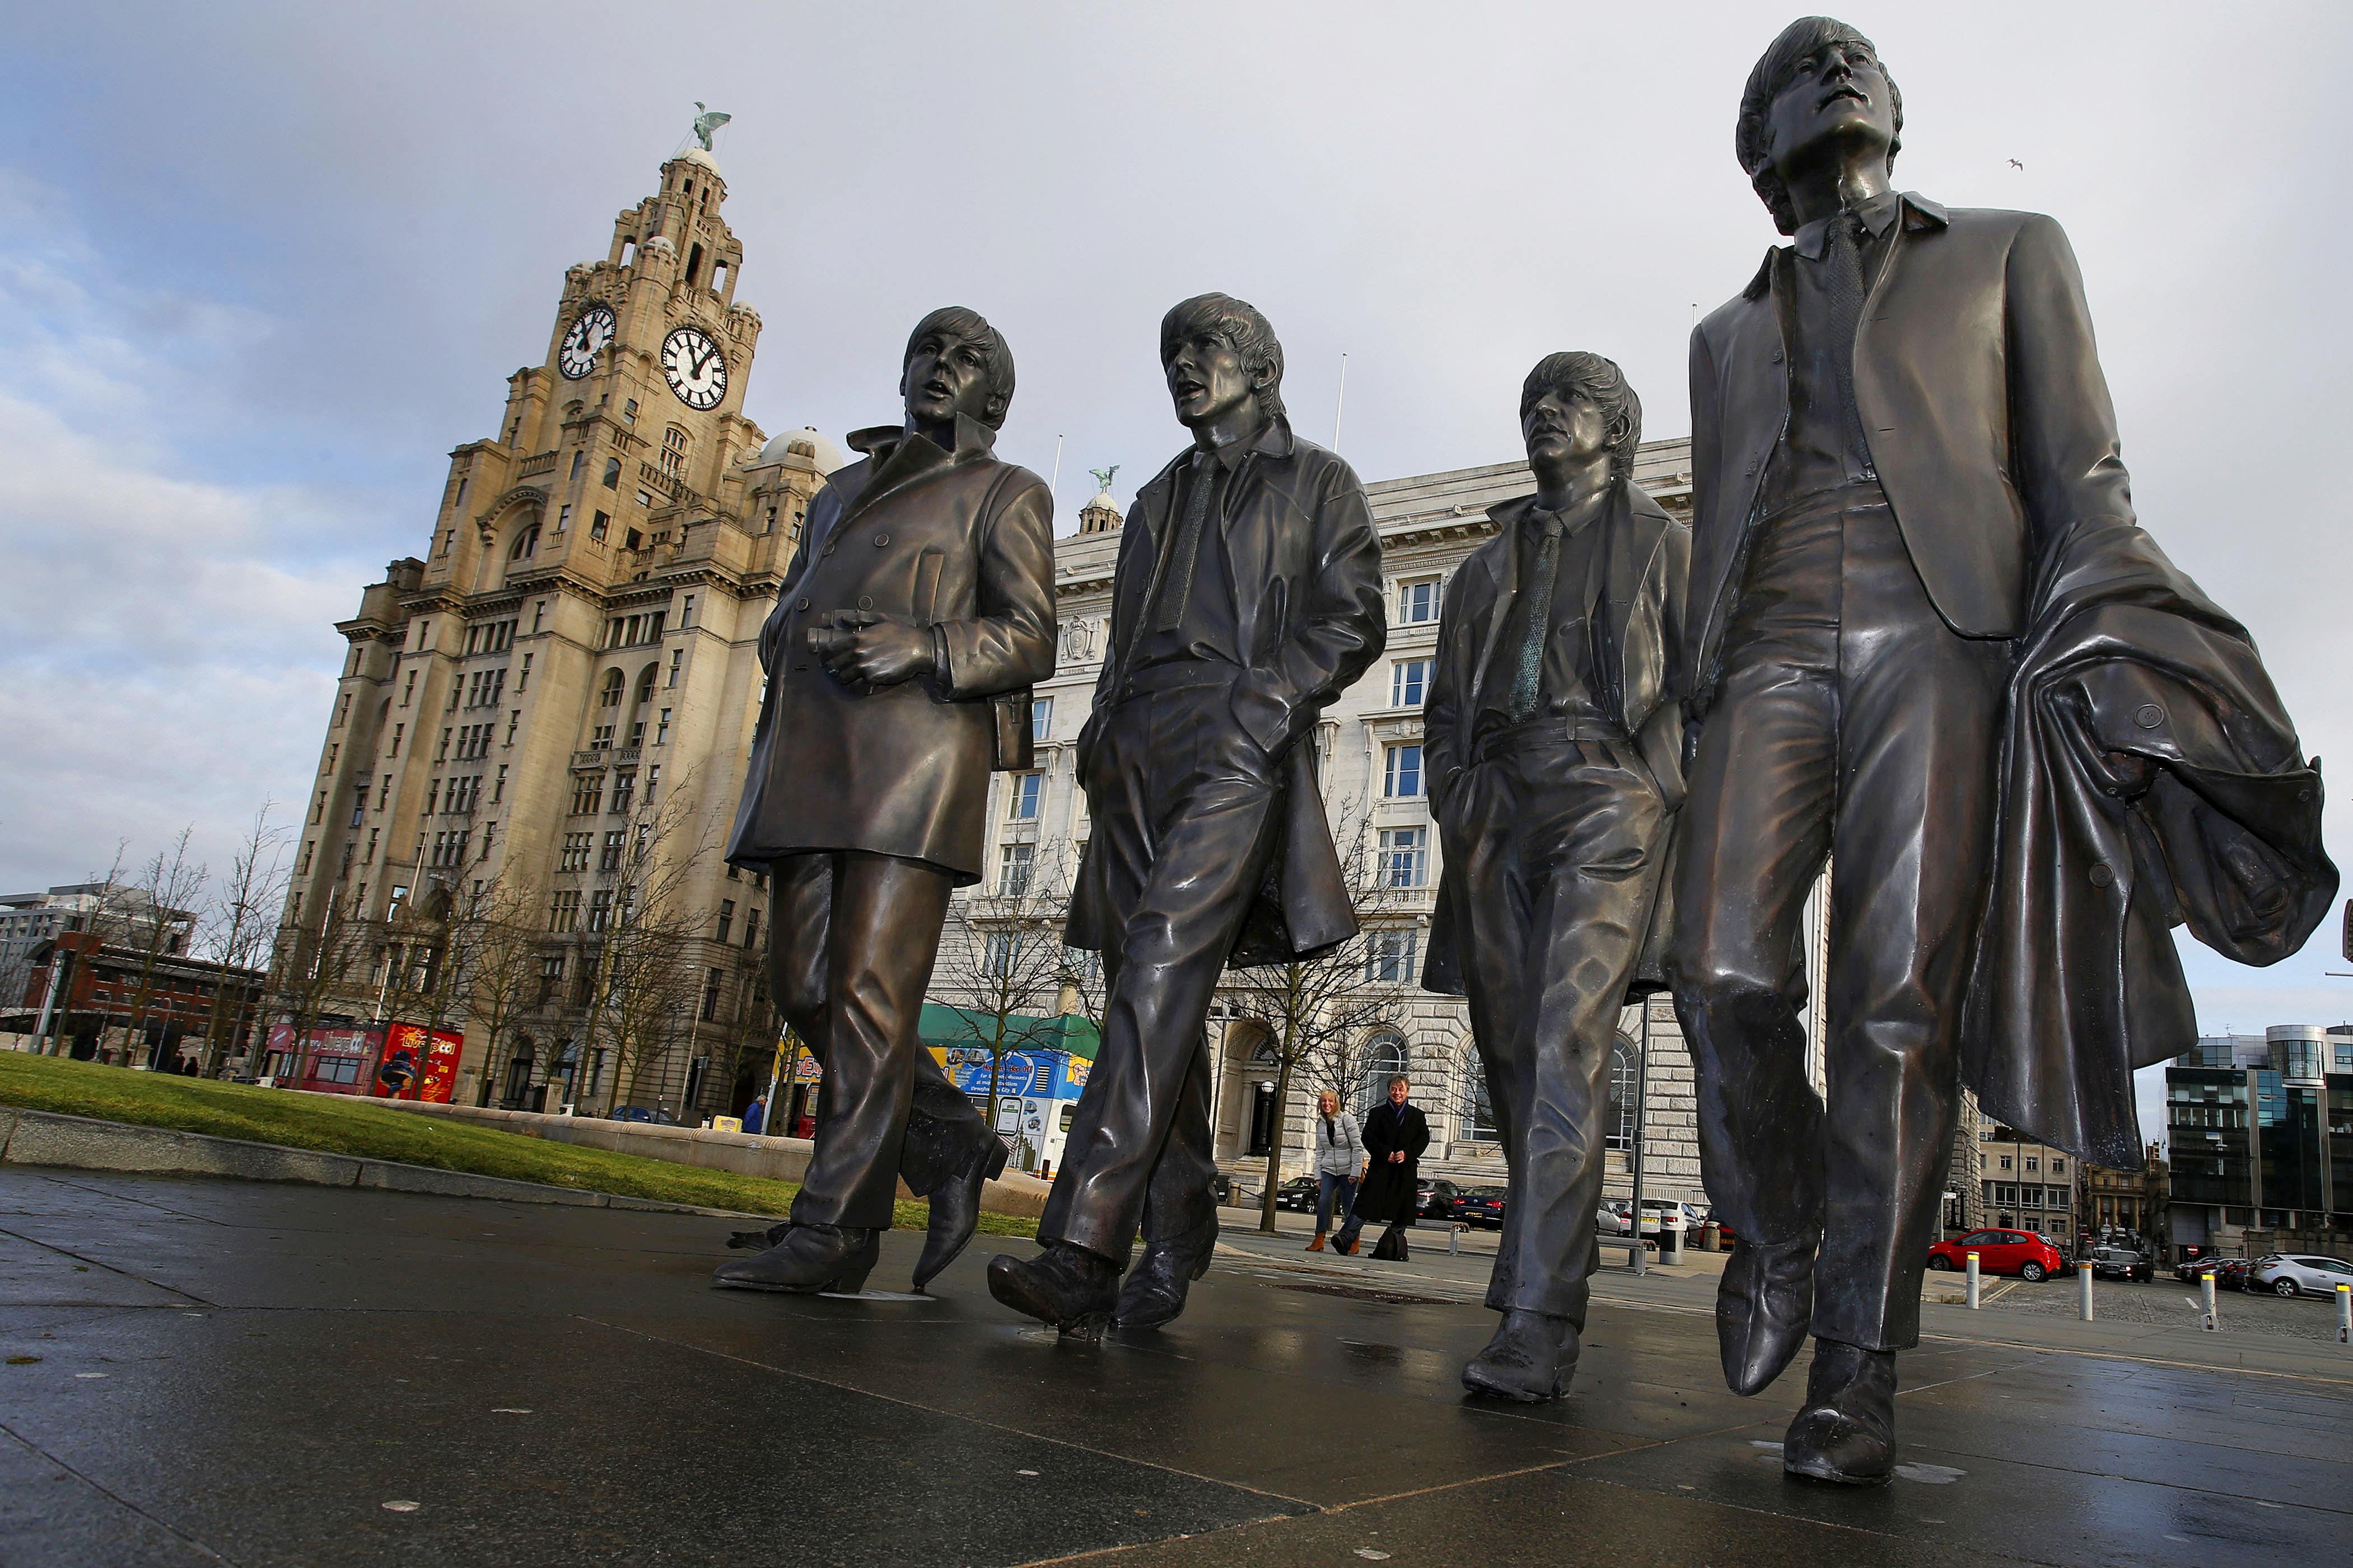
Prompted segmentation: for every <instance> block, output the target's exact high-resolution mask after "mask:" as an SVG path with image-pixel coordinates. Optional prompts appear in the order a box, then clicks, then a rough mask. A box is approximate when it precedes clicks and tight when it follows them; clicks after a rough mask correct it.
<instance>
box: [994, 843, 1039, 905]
mask: <svg viewBox="0 0 2353 1568" xmlns="http://www.w3.org/2000/svg"><path fill="white" fill-rule="evenodd" d="M1036 858H1037V847H1036V846H1035V845H1029V844H1008V845H1006V846H1005V847H1002V848H1000V849H999V850H997V893H998V895H999V896H1000V897H1003V898H1008V899H1018V898H1019V897H1020V896H1021V895H1022V894H1024V893H1026V892H1028V891H1029V869H1030V867H1031V866H1032V865H1033V864H1034V863H1035V861H1036Z"/></svg>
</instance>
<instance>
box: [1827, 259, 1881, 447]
mask: <svg viewBox="0 0 2353 1568" xmlns="http://www.w3.org/2000/svg"><path fill="white" fill-rule="evenodd" d="M1863 234H1864V230H1863V226H1862V218H1861V217H1859V216H1856V215H1855V214H1853V213H1851V212H1841V213H1840V214H1838V216H1835V217H1833V218H1831V230H1830V245H1829V247H1828V248H1827V249H1825V250H1824V251H1823V253H1822V266H1823V267H1824V268H1827V270H1826V271H1825V272H1824V273H1823V274H1822V281H1823V283H1824V284H1826V285H1827V286H1828V292H1829V294H1830V301H1831V321H1832V322H1833V323H1834V329H1833V336H1832V339H1831V345H1830V346H1831V357H1832V358H1833V359H1835V360H1836V361H1837V362H1838V384H1839V396H1840V398H1841V401H1842V402H1843V403H1844V404H1845V405H1846V428H1847V442H1848V445H1850V446H1851V447H1853V449H1854V456H1855V458H1856V460H1857V461H1859V462H1860V463H1862V470H1863V472H1864V473H1866V474H1867V473H1869V472H1871V471H1872V469H1871V443H1870V442H1869V441H1868V440H1867V439H1865V438H1864V437H1863V433H1862V409H1860V408H1857V407H1856V406H1855V404H1854V333H1855V328H1856V326H1857V325H1858V324H1859V323H1860V322H1861V321H1862V298H1863V288H1862V241H1863Z"/></svg>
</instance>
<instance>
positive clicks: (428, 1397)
mask: <svg viewBox="0 0 2353 1568" xmlns="http://www.w3.org/2000/svg"><path fill="white" fill-rule="evenodd" d="M729 1228H730V1223H729V1222H728V1221H727V1220H725V1219H724V1218H712V1217H706V1216H698V1215H680V1214H669V1213H647V1212H637V1211H628V1210H620V1209H612V1208H569V1207H560V1206H554V1205H543V1204H525V1203H515V1202H507V1201H501V1200H497V1199H489V1198H469V1197H463V1196H457V1195H450V1194H418V1193H402V1192H389V1191H378V1190H372V1189H368V1188H364V1187H343V1188H326V1187H308V1186H292V1185H286V1184H277V1183H256V1182H238V1181H230V1180H218V1179H206V1178H194V1177H174V1176H159V1175H142V1174H130V1173H100V1172H90V1171H79V1170H77V1171H46V1172H45V1171H38V1170H34V1169H29V1168H24V1167H0V1355H5V1362H6V1364H4V1365H0V1563H9V1564H15V1563H109V1564H111V1563H128V1564H135V1565H140V1568H144V1565H145V1564H148V1563H157V1564H173V1565H174V1568H176V1565H177V1564H179V1563H196V1562H214V1563H216V1562H220V1561H227V1562H232V1563H240V1564H247V1563H249V1564H256V1565H264V1564H269V1565H275V1564H289V1565H291V1564H296V1563H304V1564H329V1565H332V1564H345V1563H353V1564H356V1563H402V1564H430V1565H438V1564H451V1565H457V1564H482V1565H485V1568H489V1565H496V1568H519V1565H523V1564H533V1563H656V1562H680V1563H732V1562H758V1563H783V1564H803V1563H807V1564H842V1565H845V1568H864V1565H867V1564H875V1565H881V1564H892V1565H922V1564H932V1563H939V1564H963V1565H972V1568H978V1565H1006V1568H1011V1565H1014V1564H1025V1563H1048V1562H1066V1561H1071V1560H1073V1559H1077V1560H1082V1561H1087V1562H1100V1563H1116V1564H1138V1565H1145V1564H1155V1565H1156V1564H1164V1563H1165V1564H1172V1565H1174V1564H1210V1563H1216V1564H1265V1565H1268V1568H1279V1565H1289V1564H1306V1563H1317V1564H1339V1563H1359V1562H1392V1563H1398V1564H1400V1565H1405V1564H1411V1565H1415V1568H1422V1565H1461V1568H1472V1565H1483V1568H1511V1565H1514V1564H1521V1563H1527V1564H1535V1563H1543V1564H1546V1565H1547V1568H1552V1565H1557V1564H1567V1563H1609V1564H1611V1565H1613V1568H1625V1565H1637V1564H1653V1563H1655V1564H1669V1563H1673V1564H1706V1563H1714V1564H1732V1563H1742V1564H1774V1565H1778V1564H1781V1563H1790V1564H1796V1563H1807V1564H1818V1563H1822V1562H1825V1561H1830V1562H1835V1563H1838V1564H1840V1568H1875V1565H1877V1564H1882V1563H1885V1564H1891V1565H1892V1564H1896V1563H1906V1564H1909V1563H1924V1564H1945V1563H1950V1564H1954V1565H1956V1568H1978V1565H1982V1564H1992V1563H2052V1564H2065V1565H2068V1568H2078V1565H2081V1568H2091V1565H2094V1564H2096V1565H2101V1568H2106V1565H2109V1564H2119V1565H2121V1564H2126V1563H2135V1564H2137V1563H2157V1564H2166V1565H2168V1568H2169V1565H2172V1564H2177V1563H2179V1564H2189V1563H2223V1562H2229V1563H2240V1562H2249V1561H2253V1562H2261V1563H2287V1564H2299V1563H2339V1562H2345V1561H2353V1376H2348V1370H2353V1363H2348V1362H2347V1361H2346V1359H2345V1358H2344V1357H2343V1356H2341V1355H2337V1354H2332V1353H2330V1351H2329V1348H2328V1347H2325V1346H2319V1345H2311V1344H2306V1343H2300V1342H2295V1341H2290V1340H2285V1339H2277V1340H2270V1341H2266V1342H2265V1343H2264V1346H2263V1347H2262V1349H2261V1351H2260V1353H2259V1354H2253V1359H2257V1360H2261V1361H2263V1363H2264V1364H2263V1365H2262V1366H2248V1367H2235V1366H2227V1365H2219V1364H2211V1363H2218V1362H2223V1361H2227V1360H2229V1359H2230V1358H2232V1357H2249V1356H2250V1355H2251V1353H2253V1352H2250V1351H2249V1350H2248V1349H2247V1348H2246V1347H2243V1346H2240V1347H2226V1346H2218V1345H2213V1344H2212V1343H2211V1342H2213V1341H2215V1340H2217V1339H2219V1338H2223V1337H2225V1336H2214V1335H2206V1336H2202V1339H2203V1341H2205V1342H2207V1343H2204V1344H2200V1342H2199V1340H2198V1339H2192V1340H2191V1341H2190V1342H2189V1345H2188V1347H2187V1348H2186V1350H2185V1348H2184V1347H2183V1346H2182V1345H2181V1344H2179V1342H2178V1341H2179V1338H2180V1336H2179V1335H2178V1334H2175V1333H2174V1332H2173V1331H2170V1330H2168V1329H2164V1328H2162V1327H2161V1326H2160V1327H2150V1326H2148V1325H2132V1324H2118V1325H2115V1326H2113V1329H2111V1330H2110V1331H2108V1332H2107V1333H2106V1334H2105V1337H2103V1335H2102V1333H2101V1330H2102V1328H2103V1325H2099V1324H2089V1325H2086V1324H2076V1323H2048V1324H2038V1323H2035V1322H2033V1321H2031V1320H2028V1319H2026V1318H2023V1317H2014V1318H2013V1319H2012V1320H2011V1321H2005V1322H2004V1323H2003V1324H2002V1325H2000V1327H2001V1328H2002V1330H2003V1334H2001V1335H1983V1334H1981V1331H1982V1329H1983V1328H1984V1326H1985V1324H1984V1320H1985V1319H1986V1318H1987V1317H1988V1316H1989V1314H1984V1313H1970V1314H1960V1313H1958V1312H1957V1310H1956V1312H1955V1313H1954V1314H1953V1316H1955V1317H1956V1318H1958V1319H1959V1320H1960V1321H1957V1322H1953V1323H1950V1324H1947V1323H1944V1322H1942V1321H1940V1322H1939V1325H1938V1327H1939V1328H1951V1329H1955V1330H1957V1332H1939V1333H1936V1335H1934V1337H1931V1338H1930V1339H1928V1340H1927V1341H1926V1342H1924V1344H1923V1346H1922V1348H1921V1349H1919V1350H1918V1351H1915V1352H1907V1353H1906V1354H1905V1357H1904V1358H1903V1362H1902V1372H1903V1387H1904V1392H1903V1394H1902V1395H1901V1398H1900V1405H1899V1410H1900V1416H1899V1418H1900V1422H1901V1428H1902V1436H1903V1439H1904V1451H1903V1454H1902V1456H1901V1458H1902V1459H1903V1461H1904V1463H1905V1470H1904V1471H1903V1472H1902V1473H1901V1475H1900V1477H1899V1479H1897V1480H1896V1481H1895V1482H1894V1484H1893V1485H1892V1486H1890V1487H1888V1488H1885V1489H1875V1490H1866V1491H1861V1492H1857V1491H1851V1490H1847V1489H1838V1488H1825V1487H1821V1486H1818V1485H1814V1484H1810V1483H1805V1482H1798V1481H1792V1480H1790V1479H1787V1478H1786V1477H1785V1476H1784V1475H1783V1474H1782V1472H1781V1469H1780V1465H1779V1455H1778V1441H1779V1438H1780V1435H1781V1431H1782V1429H1783V1428H1784V1426H1786V1425H1787V1423H1788V1418H1789V1416H1790V1415H1791V1414H1792V1412H1793V1411H1794V1408H1795V1405H1796V1402H1797V1400H1798V1398H1799V1394H1800V1393H1801V1391H1802V1389H1803V1385H1804V1371H1805V1365H1804V1360H1803V1358H1802V1357H1801V1358H1800V1360H1799V1363H1798V1365H1796V1366H1795V1367H1793V1368H1792V1369H1791V1372H1790V1373H1788V1375H1787V1376H1786V1377H1785V1378H1784V1379H1783V1380H1782V1381H1781V1382H1780V1383H1779V1384H1777V1385H1776V1387H1774V1388H1773V1389H1771V1390H1768V1391H1767V1393H1766V1394H1763V1395H1761V1396H1759V1397H1757V1398H1755V1399H1740V1398H1736V1397H1735V1396H1734V1395H1732V1394H1730V1393H1728V1392H1727V1391H1726V1390H1725V1388H1724V1387H1723V1384H1722V1381H1721V1376H1720V1373H1719V1372H1718V1369H1717V1365H1716V1354H1715V1330H1714V1325H1713V1321H1712V1316H1711V1310H1710V1308H1711V1303H1712V1300H1713V1293H1714V1289H1715V1280H1714V1279H1713V1277H1710V1276H1701V1277H1691V1276H1683V1277H1676V1276H1672V1275H1668V1274H1666V1273H1665V1272H1664V1271H1656V1272H1653V1273H1652V1274H1651V1275H1649V1276H1646V1277H1644V1278H1641V1279H1636V1278H1634V1277H1633V1276H1631V1275H1630V1274H1621V1275H1616V1276H1608V1275H1605V1276H1604V1277H1602V1278H1601V1279H1598V1280H1597V1286H1598V1287H1599V1289H1598V1290H1597V1301H1596V1305H1595V1308H1594V1311H1593V1315H1592V1319H1591V1321H1590V1322H1589V1324H1588V1335H1587V1342H1586V1352H1585V1357H1584V1360H1583V1363H1582V1364H1581V1365H1580V1367H1579V1369H1578V1373H1577V1380H1576V1382H1575V1384H1573V1387H1572V1392H1571V1394H1570V1396H1569V1397H1568V1398H1567V1399H1565V1400H1562V1401H1560V1402H1558V1403H1556V1404H1553V1405H1541V1406H1517V1405H1499V1404H1496V1403H1494V1402H1491V1401H1486V1400H1482V1399H1475V1398H1472V1397H1470V1396H1467V1395H1466V1394H1464V1393H1463V1392H1462V1390H1461V1384H1460V1381H1459V1378H1460V1372H1461V1364H1462V1362H1463V1360H1464V1359H1465V1358H1466V1357H1468V1356H1469V1355H1470V1354H1471V1353H1472V1352H1474V1351H1476V1350H1477V1349H1478V1348H1479V1346H1480V1345H1481V1344H1482V1343H1483V1342H1484V1341H1485V1339H1486V1336H1487V1334H1488V1332H1489V1331H1490V1330H1491V1329H1492V1326H1493V1319H1492V1316H1491V1315H1490V1314H1489V1313H1487V1312H1486V1311H1485V1310H1483V1309H1482V1308H1481V1307H1479V1306H1478V1305H1476V1303H1475V1289H1472V1287H1473V1286H1475V1284H1476V1283H1477V1280H1476V1274H1477V1270H1478V1267H1479V1264H1480V1263H1481V1262H1483V1260H1473V1259H1470V1258H1461V1259H1457V1260H1454V1261H1453V1262H1452V1263H1451V1264H1450V1265H1448V1266H1445V1267H1440V1266H1439V1265H1437V1264H1436V1263H1435V1262H1434V1261H1433V1262H1431V1263H1430V1264H1428V1265H1426V1266H1419V1267H1416V1268H1414V1269H1413V1270H1412V1271H1411V1273H1410V1274H1408V1273H1407V1272H1405V1271H1392V1272H1389V1273H1386V1274H1378V1273H1371V1272H1367V1271H1366V1270H1364V1269H1363V1268H1361V1267H1359V1260H1356V1259H1347V1260H1343V1262H1344V1263H1345V1265H1346V1266H1347V1267H1346V1268H1318V1267H1316V1266H1315V1265H1314V1263H1313V1260H1312V1259H1311V1260H1309V1261H1308V1262H1306V1263H1305V1264H1297V1265H1296V1266H1295V1264H1296V1260H1294V1259H1293V1258H1291V1257H1289V1256H1287V1254H1289V1253H1290V1252H1291V1251H1292V1250H1293V1248H1295V1246H1296V1244H1295V1243H1291V1244H1289V1245H1287V1246H1286V1247H1284V1253H1285V1254H1286V1255H1285V1256H1278V1255H1277V1254H1276V1253H1275V1252H1274V1251H1273V1250H1271V1248H1269V1247H1250V1246H1239V1247H1234V1248H1233V1249H1231V1250H1230V1251H1228V1252H1224V1253H1221V1254H1220V1256H1219V1263H1218V1265H1217V1266H1216V1267H1215V1268H1212V1270H1211V1272H1210V1274H1209V1275H1208V1278H1207V1279H1203V1280H1202V1281H1200V1282H1199V1283H1198V1285H1196V1286H1195V1287H1194V1295H1193V1303H1192V1306H1191V1308H1190V1310H1188V1311H1187V1313H1186V1315H1185V1316H1184V1317H1183V1318H1181V1319H1179V1320H1178V1321H1177V1322H1176V1323H1175V1324H1174V1325H1172V1326H1171V1327H1169V1328H1168V1329H1167V1330H1166V1331H1160V1332H1156V1333H1134V1334H1126V1333H1114V1334H1113V1336H1111V1337H1110V1338H1108V1339H1107V1340H1106V1341H1105V1342H1103V1343H1102V1344H1100V1345H1093V1346H1089V1345H1081V1344H1075V1343H1070V1342H1058V1341H1057V1339H1056V1338H1055V1336H1053V1335H1052V1334H1050V1333H1049V1332H1046V1331H1043V1330H1040V1329H1039V1328H1037V1327H1036V1326H1035V1325H1031V1324H1029V1323H1027V1322H1025V1321H1021V1320H1019V1319H1018V1318H1015V1317H1014V1316H1013V1315H1011V1314H1009V1313H1008V1312H1006V1311H1005V1310H1002V1309H1001V1308H999V1307H997V1305H996V1303H995V1302H994V1301H992V1300H989V1298H988V1296H987V1290H986V1289H985V1280H984V1270H985V1268H986V1265H987V1258H988V1256H989V1254H990V1253H991V1252H992V1251H993V1250H996V1249H997V1248H998V1247H1005V1246H1007V1245H1008V1244H1007V1243H1004V1242H1001V1241H997V1240H994V1239H993V1238H989V1237H982V1238H979V1240H978V1241H977V1242H976V1244H975V1246H974V1247H973V1248H972V1249H971V1250H970V1251H969V1252H967V1254H966V1255H965V1257H964V1258H960V1259H959V1260H958V1261H957V1262H956V1263H955V1265H954V1266H953V1267H952V1268H950V1269H948V1270H947V1271H946V1273H944V1275H943V1276H942V1277H941V1278H940V1279H939V1280H938V1281H937V1282H936V1283H935V1285H934V1292H935V1293H934V1295H933V1296H932V1297H930V1298H928V1299H916V1300H896V1301H871V1302H870V1301H841V1300H822V1299H818V1298H808V1297H786V1296H771V1295H763V1294H757V1293H747V1292H738V1291H723V1290H716V1289H712V1288H711V1286H710V1284H709V1276H710V1271H711V1269H712V1268H713V1267H714V1265H715V1264H716V1263H717V1262H718V1261H719V1260H720V1259H721V1258H723V1257H724V1256H725V1254H724V1253H723V1250H722V1244H723V1240H724V1237H725V1235H726V1232H727V1230H728V1229H729ZM920 1240H921V1238H920V1237H919V1236H916V1235H913V1234H906V1233H894V1234H893V1235H892V1236H891V1237H888V1238H887V1239H886V1244H885V1247H884V1257H883V1262H882V1266H881V1269H879V1270H878V1272H877V1274H876V1276H875V1279H874V1281H873V1282H874V1284H875V1285H876V1286H877V1287H878V1288H880V1289H893V1290H896V1289H902V1288H903V1287H904V1285H905V1282H906V1275H907V1272H908V1270H909V1269H910V1268H912V1265H913V1260H914V1257H915V1254H916V1251H917V1249H918V1247H919V1245H920ZM1010 1245H1012V1246H1013V1247H1014V1249H1015V1250H1018V1251H1027V1250H1028V1247H1029V1244H1028V1243H1017V1244H1010ZM1419 1260H1420V1254H1419V1252H1418V1253H1417V1262H1418V1264H1419ZM1466 1292H1467V1294H1466ZM2015 1336H2024V1337H2015ZM2035 1336H2040V1338H2039V1340H2038V1339H2037V1338H2036V1337H2035ZM2152 1346H2153V1349H2154V1351H2155V1352H2168V1353H2163V1354H2158V1353H2142V1352H2143V1350H2144V1348H2147V1347H2152ZM2184 1354H2199V1355H2202V1356H2203V1357H2204V1358H2205V1359H2206V1360H2207V1362H2208V1363H2210V1364H2204V1365H2196V1364H2185V1363H2183V1361H2182V1360H2181V1357H2182V1355H2184ZM396 1505H397V1506H396ZM408 1505H414V1506H413V1507H412V1506H408Z"/></svg>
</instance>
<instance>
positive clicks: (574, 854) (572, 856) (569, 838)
mask: <svg viewBox="0 0 2353 1568" xmlns="http://www.w3.org/2000/svg"><path fill="white" fill-rule="evenodd" d="M593 837H596V836H595V835H594V834H588V833H567V834H565V836H564V858H563V860H562V861H560V862H559V863H558V865H557V869H559V870H564V871H586V869H588V844H589V840H590V839H592V838H593Z"/></svg>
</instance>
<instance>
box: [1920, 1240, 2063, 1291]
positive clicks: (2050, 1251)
mask: <svg viewBox="0 0 2353 1568" xmlns="http://www.w3.org/2000/svg"><path fill="white" fill-rule="evenodd" d="M1972 1252H1974V1253H1976V1254H1977V1255H1978V1272H1979V1273H1981V1274H2015V1275H2017V1276H2018V1277H2019V1278H2020V1279H2023V1280H2025V1281H2026V1282H2027V1283H2028V1284H2030V1285H2031V1284H2033V1283H2035V1282H2036V1281H2037V1280H2042V1279H2049V1278H2050V1277H2051V1276H2052V1275H2053V1274H2058V1273H2062V1272H2063V1271H2064V1270H2065V1268H2066V1267H2067V1259H2066V1258H2065V1257H2064V1256H2063V1255H2062V1254H2061V1252H2060V1250H2059V1249H2058V1248H2057V1247H2053V1246H2052V1245H2051V1244H2050V1243H2049V1242H2047V1241H2045V1240H2043V1239H2042V1237H2039V1236H2035V1235H2032V1234H2031V1233H2030V1232H2027V1231H2023V1230H1973V1231H1971V1232H1969V1234H1968V1235H1967V1236H1965V1237H1961V1239H1960V1240H1958V1241H1940V1242H1938V1243H1936V1246H1934V1247H1930V1248H1929V1249H1928V1267H1929V1268H1968V1257H1969V1254H1970V1253H1972Z"/></svg>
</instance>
